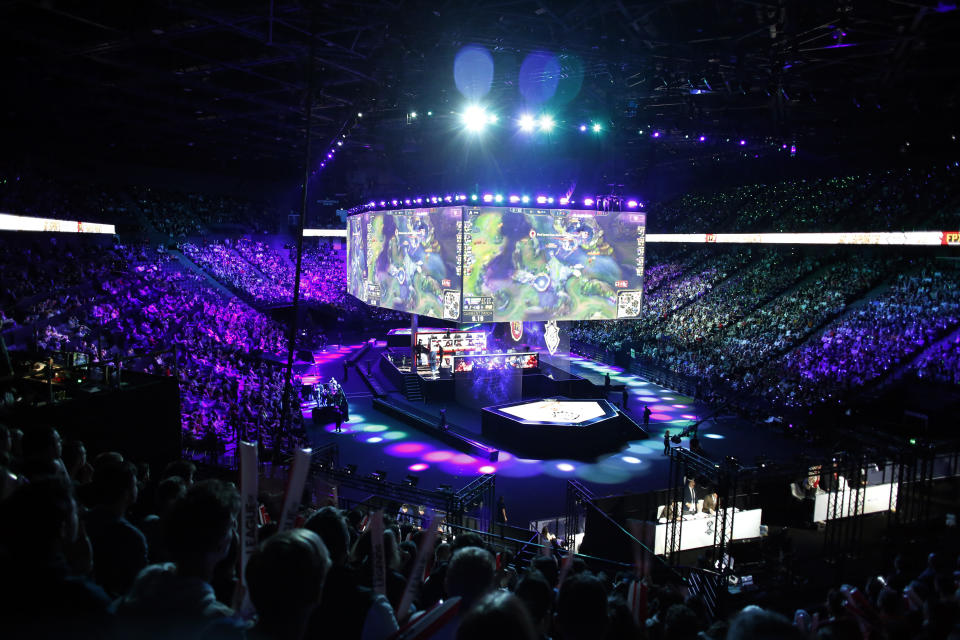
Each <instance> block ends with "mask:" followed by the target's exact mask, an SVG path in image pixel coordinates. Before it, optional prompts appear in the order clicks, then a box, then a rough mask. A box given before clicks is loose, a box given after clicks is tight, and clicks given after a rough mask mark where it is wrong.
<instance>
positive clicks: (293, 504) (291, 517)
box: [277, 449, 311, 532]
mask: <svg viewBox="0 0 960 640" xmlns="http://www.w3.org/2000/svg"><path fill="white" fill-rule="evenodd" d="M310 455H311V451H310V449H297V450H296V451H294V452H293V461H292V462H291V463H290V477H289V479H288V482H287V493H286V495H285V496H284V497H283V511H282V512H281V515H280V525H279V527H278V528H277V531H278V532H280V531H286V530H287V529H293V528H294V525H295V524H296V522H297V513H298V512H299V511H300V501H301V500H302V499H303V488H304V485H305V484H306V482H307V472H308V471H310Z"/></svg>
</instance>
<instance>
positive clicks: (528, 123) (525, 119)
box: [517, 113, 537, 133]
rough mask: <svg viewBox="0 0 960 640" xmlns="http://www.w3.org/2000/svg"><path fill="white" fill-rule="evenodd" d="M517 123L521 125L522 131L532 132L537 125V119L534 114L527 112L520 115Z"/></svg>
mask: <svg viewBox="0 0 960 640" xmlns="http://www.w3.org/2000/svg"><path fill="white" fill-rule="evenodd" d="M517 124H519V125H520V131H526V132H528V133H529V132H530V131H533V128H534V127H535V126H536V125H537V123H536V120H534V119H533V116H532V115H530V114H529V113H525V114H523V115H522V116H520V119H519V120H518V121H517Z"/></svg>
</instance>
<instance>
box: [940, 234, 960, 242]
mask: <svg viewBox="0 0 960 640" xmlns="http://www.w3.org/2000/svg"><path fill="white" fill-rule="evenodd" d="M941 238H942V239H941V240H940V244H946V245H954V244H960V231H944V232H943V235H942V236H941Z"/></svg>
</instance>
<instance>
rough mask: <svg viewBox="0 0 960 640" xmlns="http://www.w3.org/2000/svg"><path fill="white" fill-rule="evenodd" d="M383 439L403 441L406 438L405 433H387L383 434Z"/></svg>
mask: <svg viewBox="0 0 960 640" xmlns="http://www.w3.org/2000/svg"><path fill="white" fill-rule="evenodd" d="M383 437H384V438H385V439H386V440H403V439H404V438H406V437H407V432H406V431H387V432H386V433H385V434H383Z"/></svg>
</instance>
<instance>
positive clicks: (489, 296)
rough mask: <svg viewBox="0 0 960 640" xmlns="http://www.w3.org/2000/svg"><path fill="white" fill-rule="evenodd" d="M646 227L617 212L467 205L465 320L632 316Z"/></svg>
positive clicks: (636, 311)
mask: <svg viewBox="0 0 960 640" xmlns="http://www.w3.org/2000/svg"><path fill="white" fill-rule="evenodd" d="M645 223H646V216H645V215H644V214H642V213H629V212H619V211H576V210H552V209H519V208H498V207H480V208H466V209H465V210H464V222H463V224H464V234H465V242H464V247H465V249H464V253H465V256H464V271H463V317H464V321H465V322H510V321H524V320H526V321H536V320H609V319H615V318H635V317H637V316H638V315H640V305H641V303H642V295H643V263H644V262H643V261H644V249H645V247H644V237H645Z"/></svg>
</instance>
